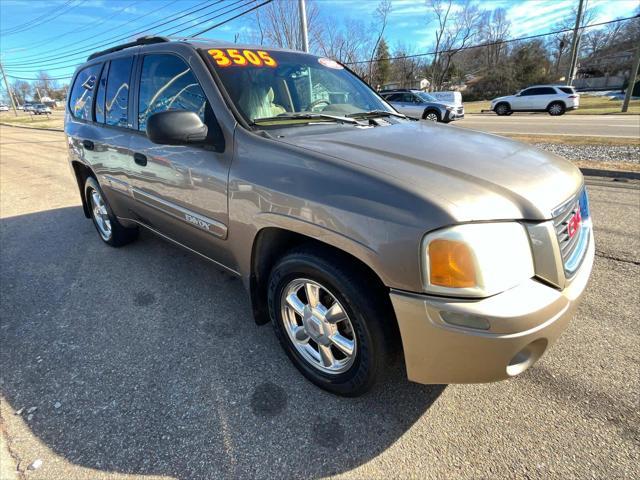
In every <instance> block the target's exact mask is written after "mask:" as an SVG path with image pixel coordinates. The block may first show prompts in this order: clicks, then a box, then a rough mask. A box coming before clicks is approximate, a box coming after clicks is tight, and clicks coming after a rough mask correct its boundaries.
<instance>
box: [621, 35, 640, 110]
mask: <svg viewBox="0 0 640 480" xmlns="http://www.w3.org/2000/svg"><path fill="white" fill-rule="evenodd" d="M639 66H640V45H638V48H636V55H635V57H634V58H633V66H632V67H631V72H629V85H627V93H626V95H625V96H624V102H622V111H623V112H626V111H627V110H629V102H630V101H631V95H633V87H635V86H636V77H637V75H638V67H639Z"/></svg>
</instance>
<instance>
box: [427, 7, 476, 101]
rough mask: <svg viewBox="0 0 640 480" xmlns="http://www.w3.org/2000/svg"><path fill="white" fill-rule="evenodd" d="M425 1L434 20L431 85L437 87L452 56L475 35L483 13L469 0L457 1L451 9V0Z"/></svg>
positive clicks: (441, 83) (445, 75) (447, 70)
mask: <svg viewBox="0 0 640 480" xmlns="http://www.w3.org/2000/svg"><path fill="white" fill-rule="evenodd" d="M445 1H446V3H445ZM428 4H429V5H431V10H432V12H433V14H434V16H435V18H436V20H437V22H438V26H437V29H436V33H435V35H436V48H435V55H434V58H433V62H432V64H431V89H432V90H439V89H440V88H442V85H443V83H444V82H445V79H446V78H447V74H448V73H449V70H450V69H451V67H452V65H453V64H452V61H453V58H454V57H455V56H456V55H457V54H458V53H459V52H460V51H461V50H462V49H463V48H465V47H467V46H469V45H470V44H471V43H473V42H474V41H475V40H476V39H477V38H478V37H479V35H480V31H481V26H482V16H483V14H482V11H481V10H480V9H479V8H478V6H477V5H475V4H473V3H471V2H470V1H466V2H465V3H463V4H462V5H459V9H458V10H456V11H455V12H452V11H451V0H428Z"/></svg>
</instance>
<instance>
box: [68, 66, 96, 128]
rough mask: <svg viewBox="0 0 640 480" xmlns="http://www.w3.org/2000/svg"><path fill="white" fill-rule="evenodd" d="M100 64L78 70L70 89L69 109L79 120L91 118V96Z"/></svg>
mask: <svg viewBox="0 0 640 480" xmlns="http://www.w3.org/2000/svg"><path fill="white" fill-rule="evenodd" d="M101 67H102V64H96V65H91V66H89V67H86V68H84V69H82V70H81V71H80V72H78V75H77V76H76V80H75V82H74V83H73V88H72V89H71V95H70V99H69V109H70V111H71V115H73V116H74V117H75V118H78V119H80V120H93V118H92V117H93V115H92V110H93V96H94V93H95V89H96V84H97V81H98V75H100V68H101Z"/></svg>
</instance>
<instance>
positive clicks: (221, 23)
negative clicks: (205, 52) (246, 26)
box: [7, 0, 273, 81]
mask: <svg viewBox="0 0 640 480" xmlns="http://www.w3.org/2000/svg"><path fill="white" fill-rule="evenodd" d="M253 1H255V0H253ZM271 2H273V0H266V1H265V2H262V3H260V4H258V5H255V6H254V7H251V8H250V9H248V10H245V11H244V12H241V13H239V14H237V15H234V16H233V17H231V18H228V19H227V20H224V21H222V22H219V23H217V24H215V25H212V26H211V27H208V28H206V29H204V30H201V31H200V32H198V33H196V34H194V35H191V36H192V37H197V36H199V35H202V34H203V33H206V32H209V31H211V30H213V29H214V28H217V27H220V26H222V25H224V24H226V23H229V22H231V21H232V20H235V19H236V18H239V17H241V16H243V15H246V14H247V13H250V12H252V11H254V10H257V9H258V8H260V7H262V6H264V5H267V4H268V3H271ZM227 13H229V12H227ZM7 77H9V78H12V79H15V80H27V81H37V80H38V79H37V78H24V77H16V76H13V75H7ZM72 77H73V75H69V76H64V77H48V78H49V80H65V79H70V78H72Z"/></svg>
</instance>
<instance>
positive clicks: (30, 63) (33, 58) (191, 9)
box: [5, 0, 223, 67]
mask: <svg viewBox="0 0 640 480" xmlns="http://www.w3.org/2000/svg"><path fill="white" fill-rule="evenodd" d="M222 1H223V0H217V1H216V2H214V3H210V1H209V0H205V1H203V2H200V3H198V4H196V5H195V6H191V7H189V8H186V9H184V10H180V11H178V12H177V14H182V15H179V16H177V17H174V18H171V19H170V20H166V21H164V22H162V23H159V24H157V23H158V21H155V22H151V23H150V24H148V25H145V26H143V30H139V29H138V28H136V29H135V30H131V31H129V32H126V33H125V34H123V36H120V37H117V38H114V39H113V40H110V41H108V42H106V43H102V42H98V43H93V44H91V45H88V46H87V47H86V48H85V47H83V48H82V49H76V50H70V51H68V52H64V53H61V54H59V55H58V56H54V57H48V59H47V61H45V62H39V61H38V59H40V58H44V57H47V56H46V55H30V56H26V57H23V58H22V60H28V61H27V62H18V63H6V64H5V66H8V67H9V66H10V67H25V66H33V65H45V64H49V63H50V62H51V61H54V60H60V59H66V58H70V57H76V56H79V55H80V54H86V53H87V52H94V51H96V50H97V49H99V48H102V47H107V46H109V45H112V44H114V43H118V42H121V41H123V40H128V39H130V38H131V37H132V36H136V35H140V34H141V33H144V32H147V31H149V30H152V29H156V28H159V27H162V26H164V25H166V24H168V23H172V22H175V21H176V20H179V19H181V18H184V17H186V16H187V15H191V14H192V13H197V12H199V11H201V10H204V9H206V8H210V7H212V6H214V5H216V4H218V3H221V2H222ZM205 3H206V4H208V5H205V6H204V7H201V8H197V9H196V7H199V6H200V5H203V4H205ZM194 9H195V10H194ZM155 11H158V10H155ZM185 12H186V13H185ZM151 13H152V12H149V13H147V14H145V15H142V16H140V17H138V20H139V19H140V18H143V17H145V16H147V15H150V14H151ZM86 40H90V39H85V40H84V41H86ZM84 41H80V42H74V43H73V45H77V44H78V43H83V42H84ZM57 63H58V64H59V63H60V62H57ZM55 64H56V63H55V62H54V63H53V64H52V65H55Z"/></svg>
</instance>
